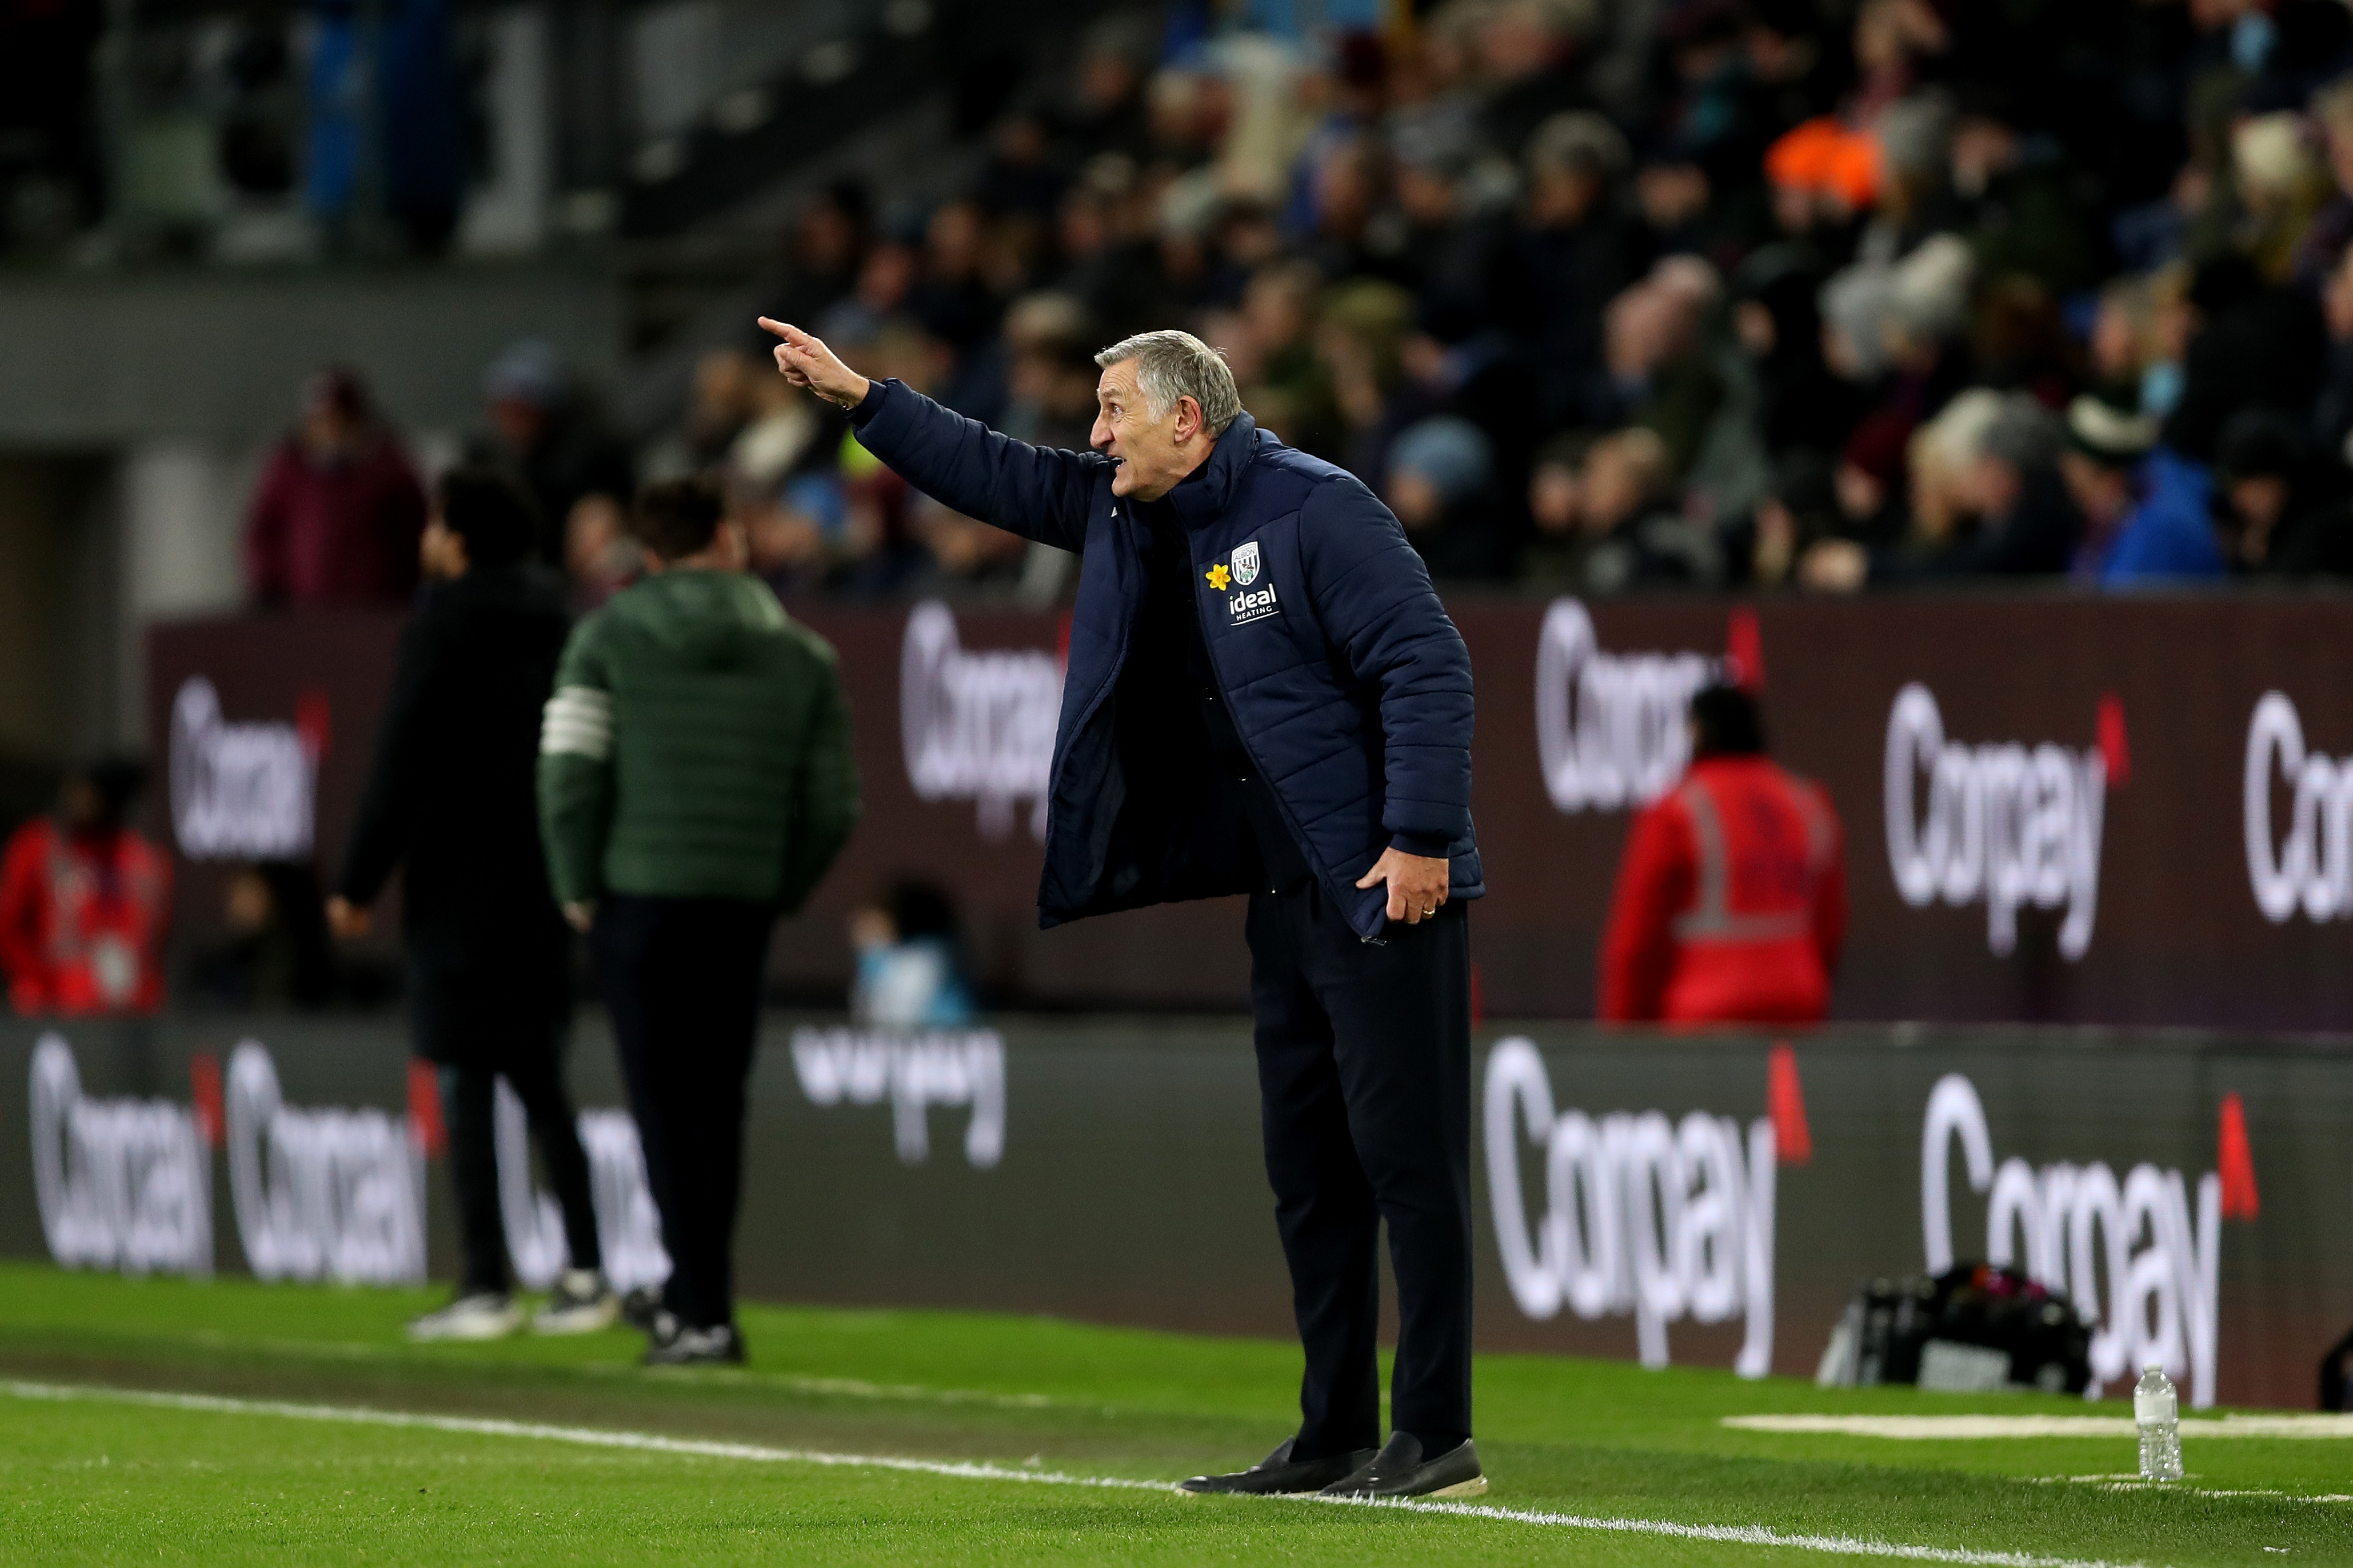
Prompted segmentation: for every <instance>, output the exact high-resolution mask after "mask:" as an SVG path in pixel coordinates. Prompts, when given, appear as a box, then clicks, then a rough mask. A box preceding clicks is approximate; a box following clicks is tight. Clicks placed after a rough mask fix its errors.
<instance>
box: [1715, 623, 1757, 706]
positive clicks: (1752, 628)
mask: <svg viewBox="0 0 2353 1568" xmlns="http://www.w3.org/2000/svg"><path fill="white" fill-rule="evenodd" d="M1724 664H1725V674H1727V675H1729V676H1731V677H1732V684H1734V685H1735V686H1737V687H1738V688H1740V689H1741V690H1743V691H1746V692H1747V693H1749V694H1750V695H1751V696H1755V695H1757V694H1758V693H1761V692H1762V691H1763V690H1764V689H1765V633H1764V630H1763V628H1762V627H1761V626H1758V624H1757V611H1756V609H1755V607H1754V606H1752V605H1739V606H1737V607H1736V608H1735V609H1734V610H1733V612H1732V619H1731V620H1730V622H1729V623H1728V624H1726V625H1725V628H1724Z"/></svg>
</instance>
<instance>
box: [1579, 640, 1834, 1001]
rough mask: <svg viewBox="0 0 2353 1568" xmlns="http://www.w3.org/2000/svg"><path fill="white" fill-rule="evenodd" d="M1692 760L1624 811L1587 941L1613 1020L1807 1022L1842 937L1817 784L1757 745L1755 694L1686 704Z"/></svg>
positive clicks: (1826, 820)
mask: <svg viewBox="0 0 2353 1568" xmlns="http://www.w3.org/2000/svg"><path fill="white" fill-rule="evenodd" d="M1691 734H1692V763H1691V768H1690V770H1689V771H1688V772H1687V773H1684V774H1683V779H1682V780H1681V781H1680V782H1679V783H1678V784H1676V785H1675V786H1674V787H1673V788H1672V789H1671V790H1669V791H1668V792H1667V793H1666V794H1665V795H1662V796H1661V797H1660V798H1659V799H1658V800H1657V801H1656V802H1654V803H1653V804H1651V805H1650V806H1648V807H1646V808H1645V809H1644V810H1643V811H1642V813H1641V816H1637V817H1636V818H1635V819H1634V826H1633V830H1632V831H1631V833H1630V834H1629V836H1628V837H1627V840H1626V858H1625V860H1624V861H1623V862H1622V863H1621V864H1620V867H1619V870H1618V891H1617V896H1616V898H1615V899H1614V900H1613V901H1612V903H1611V906H1610V910H1609V930H1608V931H1607V933H1606V934H1605V935H1604V936H1603V938H1602V944H1601V1005H1600V1009H1599V1013H1600V1016H1601V1017H1602V1018H1603V1019H1604V1020H1606V1021H1609V1022H1613V1023H1627V1024H1632V1023H1667V1024H1808V1023H1812V1022H1814V1021H1816V1020H1818V1019H1820V1017H1821V1016H1823V1015H1824V1014H1825V1013H1827V1012H1828V1011H1829V1010H1830V1000H1831V977H1832V976H1833V975H1834V974H1836V973H1837V972H1838V958H1839V946H1840V943H1841V942H1843V941H1844V940H1845V937H1846V851H1845V847H1844V845H1843V842H1842V840H1843V832H1842V830H1841V827H1840V826H1839V819H1838V813H1837V812H1836V811H1835V810H1834V809H1832V807H1831V801H1830V796H1829V795H1826V794H1825V793H1823V791H1822V788H1821V786H1820V785H1819V784H1815V783H1814V782H1813V781H1812V780H1810V779H1804V778H1799V776H1798V775H1797V774H1795V773H1790V772H1788V770H1787V769H1785V768H1783V767H1781V766H1780V765H1778V763H1775V762H1774V761H1773V760H1772V759H1771V758H1770V757H1768V756H1767V755H1766V747H1765V725H1764V721H1763V718H1762V716H1761V715H1760V714H1759V713H1758V711H1757V702H1756V700H1755V699H1754V698H1752V697H1750V696H1749V695H1748V694H1747V693H1746V692H1745V691H1742V690H1740V689H1737V688H1736V687H1730V686H1713V687H1709V688H1707V689H1704V690H1703V691H1701V692H1699V693H1698V694H1697V695H1696V696H1694V698H1693V699H1692V704H1691Z"/></svg>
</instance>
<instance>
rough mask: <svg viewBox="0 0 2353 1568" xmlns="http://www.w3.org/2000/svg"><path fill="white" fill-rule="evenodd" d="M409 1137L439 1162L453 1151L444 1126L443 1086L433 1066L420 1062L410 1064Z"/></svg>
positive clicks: (411, 1060)
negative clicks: (447, 1153) (450, 1148)
mask: <svg viewBox="0 0 2353 1568" xmlns="http://www.w3.org/2000/svg"><path fill="white" fill-rule="evenodd" d="M408 1135H409V1136H410V1137H411V1138H413V1139H415V1140H416V1141H417V1147H418V1148H420V1149H422V1150H424V1151H425V1157H426V1158H427V1159H428V1160H438V1159H439V1158H440V1157H441V1156H442V1154H443V1153H444V1152H447V1151H448V1147H449V1133H448V1129H446V1128H444V1127H443V1126H442V1125H441V1084H440V1081H439V1079H438V1076H437V1075H436V1074H435V1072H434V1070H433V1064H432V1063H431V1062H428V1061H425V1060H422V1059H421V1058H410V1059H409V1063H408Z"/></svg>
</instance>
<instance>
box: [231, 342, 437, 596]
mask: <svg viewBox="0 0 2353 1568" xmlns="http://www.w3.org/2000/svg"><path fill="white" fill-rule="evenodd" d="M424 531H425V489H424V487H423V486H422V485H420V484H419V483H418V482H417V469H416V468H415V466H414V465H413V464H411V463H410V461H409V460H408V454H407V453H406V451H404V450H403V449H402V447H401V445H400V441H399V439H398V438H397V437H396V436H394V434H393V433H392V431H391V430H390V429H388V428H387V427H386V426H385V425H384V423H383V421H382V420H380V419H379V418H378V417H377V416H376V413H375V408H374V406H373V405H372V403H371V402H370V400H369V397H368V392H367V386H366V384H364V382H362V381H361V380H360V378H359V377H358V375H357V374H353V372H351V371H348V370H326V371H322V372H320V373H319V374H317V375H314V376H312V377H311V379H310V381H309V382H307V383H306V384H304V385H303V388H302V416H301V419H300V420H298V421H297V422H296V424H295V426H294V428H293V429H292V430H291V431H290V432H289V433H288V435H287V437H286V438H285V439H284V440H282V441H280V443H279V444H278V447H277V449H276V450H274V451H273V452H271V453H270V455H269V466H268V467H267V468H264V469H263V471H262V476H261V483H260V485H259V488H258V489H256V490H255V491H254V496H253V506H252V509H251V510H250V511H248V513H247V516H246V524H245V584H246V590H247V592H248V594H249V595H251V597H252V598H253V600H254V602H255V603H257V604H261V605H405V604H406V603H407V602H408V600H409V599H410V598H411V597H412V596H413V595H415V594H416V592H417V538H418V536H419V535H420V534H422V533H423V532H424Z"/></svg>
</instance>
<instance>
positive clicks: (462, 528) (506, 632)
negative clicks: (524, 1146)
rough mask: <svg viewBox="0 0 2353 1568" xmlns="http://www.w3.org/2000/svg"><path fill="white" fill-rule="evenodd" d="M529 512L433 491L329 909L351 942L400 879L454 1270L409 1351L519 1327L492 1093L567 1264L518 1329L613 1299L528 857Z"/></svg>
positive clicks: (560, 936) (502, 480) (535, 826)
mask: <svg viewBox="0 0 2353 1568" xmlns="http://www.w3.org/2000/svg"><path fill="white" fill-rule="evenodd" d="M538 522H539V520H538V516H537V513H536V509H535V508H534V507H533V503H532V501H531V499H530V498H529V496H527V495H526V494H525V493H524V492H523V490H522V488H521V487H520V486H519V485H517V484H516V483H515V482H514V481H513V480H512V479H509V478H507V477H506V476H505V475H504V474H503V473H501V472H500V471H498V470H496V469H493V468H487V467H477V466H468V467H464V468H457V469H454V470H453V471H451V472H450V473H449V474H448V476H447V477H446V478H444V479H442V481H441V483H440V485H439V486H438V490H437V494H436V497H435V504H434V508H433V515H432V518H431V521H429V522H428V523H427V526H426V531H425V538H424V542H423V546H422V552H423V555H424V561H425V571H426V575H427V577H428V578H429V579H431V580H432V581H431V583H430V584H429V585H428V587H427V589H426V592H425V594H424V595H423V597H422V599H421V600H420V602H419V604H418V605H417V613H416V615H415V616H414V617H413V618H412V619H411V620H410V622H409V624H408V627H407V629H406V631H405V632H403V633H402V635H401V639H400V652H399V659H398V664H397V667H396V670H395V673H394V676H393V687H392V694H391V697H390V699H389V700H387V702H386V703H385V715H384V724H383V729H382V732H381V733H380V735H379V737H378V739H377V742H376V752H375V763H374V764H373V766H372V767H371V768H370V770H369V773H368V782H367V788H366V791H365V793H364V795H362V797H361V801H360V813H359V820H358V822H357V824H356V825H355V826H354V827H353V832H352V839H351V845H350V847H349V850H348V851H347V852H346V854H345V855H344V858H343V875H342V877H341V878H340V879H337V881H336V884H335V893H334V896H333V897H332V899H330V900H328V907H327V913H328V920H329V922H330V924H332V926H333V927H334V929H335V931H336V934H338V935H339V936H344V937H353V936H359V935H362V934H364V933H365V931H367V929H368V926H369V917H368V908H367V907H368V905H369V904H370V903H372V902H373V901H374V900H375V897H376V895H377V894H378V893H379V892H381V891H382V890H383V889H384V885H385V880H386V879H388V878H389V877H390V876H391V875H392V873H393V870H394V868H396V867H398V868H403V870H404V872H405V880H404V882H403V887H402V933H401V934H402V937H403V940H404V942H405V944H406V948H407V950H408V976H409V1014H410V1022H411V1026H412V1029H413V1031H414V1037H415V1042H416V1049H417V1055H419V1056H421V1057H423V1058H425V1059H426V1060H427V1061H429V1062H432V1063H433V1064H434V1065H435V1066H436V1067H438V1068H439V1069H440V1080H441V1100H442V1106H443V1110H444V1114H445V1115H446V1117H447V1119H448V1127H449V1154H450V1176H451V1179H452V1181H453V1183H454V1184H455V1185H456V1187H457V1196H458V1220H459V1239H460V1244H461V1247H462V1249H463V1252H464V1257H465V1272H464V1277H463V1279H461V1280H460V1281H459V1289H458V1294H457V1299H456V1300H453V1301H452V1302H451V1303H450V1305H448V1307H445V1308H443V1309H441V1310H439V1311H437V1312H432V1313H428V1314H427V1315H426V1316H425V1317H422V1318H419V1319H417V1321H415V1322H413V1323H411V1324H410V1325H409V1333H410V1336H411V1337H412V1338H416V1339H494V1338H498V1337H500V1336H501V1335H505V1334H509V1333H512V1332H513V1331H515V1330H517V1329H519V1328H521V1327H522V1310H521V1309H520V1308H519V1307H518V1306H516V1304H515V1302H514V1299H513V1296H512V1290H511V1281H510V1278H509V1273H508V1265H507V1241H506V1227H505V1225H504V1223H503V1222H502V1219H501V1212H500V1207H499V1182H498V1166H497V1163H496V1157H495V1153H494V1138H493V1131H492V1130H493V1127H494V1125H495V1109H494V1108H495V1103H496V1098H495V1097H496V1089H497V1080H498V1079H501V1078H503V1079H506V1080H507V1082H508V1084H509V1085H510V1086H511V1087H512V1089H513V1090H514V1092H515V1095H516V1096H517V1098H519V1099H520V1100H522V1107H523V1110H524V1112H525V1114H526V1115H527V1116H528V1117H529V1119H530V1124H531V1131H532V1133H533V1136H534V1137H535V1138H537V1140H538V1141H539V1148H540V1154H541V1157H542V1159H543V1160H544V1161H545V1163H546V1165H547V1173H548V1178H549V1181H550V1182H551V1184H553V1185H554V1188H555V1196H556V1201H557V1203H558V1204H559V1205H561V1206H562V1208H563V1212H564V1229H565V1240H566V1242H567V1243H568V1244H569V1247H570V1250H571V1267H570V1268H568V1269H567V1270H565V1273H564V1275H563V1276H562V1278H561V1279H559V1280H558V1282H557V1286H556V1289H555V1291H554V1296H553V1298H552V1299H551V1300H549V1302H548V1304H547V1306H546V1307H545V1308H544V1309H543V1310H542V1311H541V1312H540V1313H539V1314H538V1316H537V1317H536V1318H535V1319H534V1320H533V1328H535V1329H536V1330H538V1331H540V1332H542V1333H586V1332H589V1331H593V1330H596V1329H600V1328H603V1327H605V1326H607V1324H609V1323H611V1322H612V1321H614V1320H615V1319H616V1318H617V1317H618V1316H619V1312H620V1303H619V1301H618V1300H617V1298H616V1297H615V1296H614V1294H613V1291H612V1289H610V1287H609V1286H608V1285H607V1282H606V1279H605V1277H604V1274H603V1266H602V1259H601V1257H600V1254H599V1251H598V1247H597V1238H596V1210H595V1208H594V1206H593V1205H592V1203H591V1200H590V1197H589V1181H588V1160H587V1156H586V1153H585V1152H583V1151H582V1149H581V1145H580V1133H579V1129H578V1127H577V1125H576V1122H575V1115H574V1112H573V1109H572V1100H571V1096H570V1095H569V1094H568V1093H567V1092H566V1091H565V1086H564V1076H563V1052H564V1044H565V1036H566V1034H567V1032H568V1031H569V1028H570V1024H571V1014H572V995H571V938H570V934H569V932H568V931H567V929H566V928H565V923H564V917H563V915H562V914H561V913H560V912H559V911H558V910H557V909H556V907H555V900H554V895H553V893H551V892H550V890H549V886H548V879H547V863H546V860H545V858H544V856H543V852H542V850H541V848H540V837H539V805H538V796H537V793H536V792H537V769H538V761H539V729H540V711H541V708H542V706H543V704H544V703H545V702H546V700H547V694H548V692H549V690H550V689H552V688H553V687H554V681H555V664H556V659H557V658H558V657H559V656H561V655H562V653H563V651H564V641H565V637H566V636H567V635H568V634H569V632H570V630H571V626H570V623H569V621H568V618H567V617H566V616H565V610H564V604H563V600H562V598H561V597H560V595H559V590H558V588H557V586H556V584H554V581H553V580H552V579H550V578H549V577H547V576H546V575H544V574H543V573H542V572H541V571H540V570H539V569H537V568H535V567H533V566H531V565H529V564H527V563H526V558H527V557H528V556H529V555H530V553H531V552H532V549H533V542H535V540H536V539H537V537H538Z"/></svg>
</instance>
